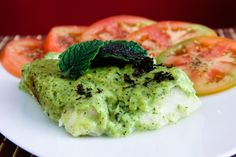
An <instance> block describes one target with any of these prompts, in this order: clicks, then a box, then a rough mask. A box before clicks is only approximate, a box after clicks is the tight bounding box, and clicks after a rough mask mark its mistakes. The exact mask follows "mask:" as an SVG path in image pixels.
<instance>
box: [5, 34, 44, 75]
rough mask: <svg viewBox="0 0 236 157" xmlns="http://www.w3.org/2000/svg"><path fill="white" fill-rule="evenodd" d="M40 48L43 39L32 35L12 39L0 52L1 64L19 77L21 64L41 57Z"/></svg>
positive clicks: (41, 51) (41, 47)
mask: <svg viewBox="0 0 236 157" xmlns="http://www.w3.org/2000/svg"><path fill="white" fill-rule="evenodd" d="M42 49H43V41H42V40H39V39H36V38H33V37H29V38H20V39H17V40H12V41H11V42H9V43H8V44H7V45H6V47H5V48H4V50H3V52H2V53H3V54H2V56H1V60H2V65H3V67H4V68H5V69H6V70H7V71H8V72H10V73H11V74H12V75H14V76H16V77H20V76H21V68H22V65H24V64H26V63H29V62H31V61H34V60H36V59H39V58H42V57H43V55H44V53H43V50H42Z"/></svg>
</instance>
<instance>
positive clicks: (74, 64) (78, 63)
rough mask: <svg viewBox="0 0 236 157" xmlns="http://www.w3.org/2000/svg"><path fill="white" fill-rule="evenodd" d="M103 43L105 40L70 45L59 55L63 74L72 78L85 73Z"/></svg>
mask: <svg viewBox="0 0 236 157" xmlns="http://www.w3.org/2000/svg"><path fill="white" fill-rule="evenodd" d="M103 45H104V42H103V41H99V40H92V41H87V42H82V43H79V44H75V45H73V46H70V47H69V48H68V49H67V50H66V51H64V52H63V53H62V54H61V55H60V56H59V59H60V61H59V68H60V70H61V71H62V74H63V75H64V76H66V77H67V76H69V77H71V78H77V77H78V76H80V75H83V74H84V73H85V72H86V71H87V70H88V69H89V68H90V65H91V61H92V60H93V59H94V58H95V57H96V55H97V54H98V52H99V49H100V48H101V47H102V46H103Z"/></svg>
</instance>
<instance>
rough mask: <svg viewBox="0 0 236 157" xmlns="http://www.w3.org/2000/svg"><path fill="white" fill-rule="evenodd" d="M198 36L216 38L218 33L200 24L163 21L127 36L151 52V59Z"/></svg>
mask: <svg viewBox="0 0 236 157" xmlns="http://www.w3.org/2000/svg"><path fill="white" fill-rule="evenodd" d="M198 36H216V33H215V32H214V31H213V30H211V29H210V28H207V27H205V26H202V25H198V24H192V23H187V22H177V21H162V22H158V23H156V24H153V25H151V26H146V27H144V28H141V29H140V30H138V31H136V32H134V33H131V34H130V35H128V36H127V40H133V41H135V42H137V43H139V44H140V45H142V46H143V48H144V49H146V50H147V51H148V52H149V56H150V57H157V56H158V55H159V54H160V53H161V51H163V50H165V49H166V48H168V47H170V46H173V45H175V44H176V43H178V42H181V41H183V40H186V39H189V38H193V37H198Z"/></svg>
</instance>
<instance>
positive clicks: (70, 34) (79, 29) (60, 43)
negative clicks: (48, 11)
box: [44, 26, 87, 52]
mask: <svg viewBox="0 0 236 157" xmlns="http://www.w3.org/2000/svg"><path fill="white" fill-rule="evenodd" d="M86 28H87V27H86V26H56V27H53V28H52V29H51V30H50V32H49V33H48V35H47V37H46V39H45V43H44V50H45V52H63V51H64V50H65V49H66V48H68V47H69V46H71V45H72V44H75V43H78V42H80V37H81V35H82V33H83V32H84V31H85V30H86Z"/></svg>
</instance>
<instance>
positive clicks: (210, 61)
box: [156, 37, 236, 95]
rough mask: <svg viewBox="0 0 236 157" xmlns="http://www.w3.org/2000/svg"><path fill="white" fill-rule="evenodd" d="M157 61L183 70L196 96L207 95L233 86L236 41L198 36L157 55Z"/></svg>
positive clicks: (235, 69) (235, 72) (235, 76)
mask: <svg viewBox="0 0 236 157" xmlns="http://www.w3.org/2000/svg"><path fill="white" fill-rule="evenodd" d="M156 60H157V63H158V64H159V63H162V64H164V65H167V66H177V67H179V68H181V69H183V70H184V71H185V72H186V73H187V74H188V76H189V78H190V79H191V80H192V81H193V83H194V88H195V90H196V92H197V94H198V95H207V94H212V93H216V92H219V91H222V90H225V89H228V88H230V87H232V86H235V85H236V41H233V40H230V39H225V38H220V37H198V38H193V39H189V40H186V41H183V42H181V43H179V44H177V45H175V46H173V47H171V48H169V49H167V50H166V51H164V52H163V53H162V54H161V55H160V56H159V57H157V58H156Z"/></svg>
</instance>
